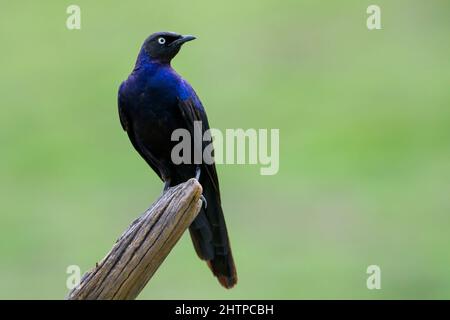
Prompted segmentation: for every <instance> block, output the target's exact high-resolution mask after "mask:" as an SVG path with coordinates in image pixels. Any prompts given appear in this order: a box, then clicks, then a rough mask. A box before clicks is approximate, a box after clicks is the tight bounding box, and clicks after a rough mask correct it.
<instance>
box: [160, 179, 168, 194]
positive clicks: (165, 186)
mask: <svg viewBox="0 0 450 320" xmlns="http://www.w3.org/2000/svg"><path fill="white" fill-rule="evenodd" d="M169 188H170V180H166V181H164V188H163V192H162V193H163V194H164V193H165V192H166V191H167V190H169Z"/></svg>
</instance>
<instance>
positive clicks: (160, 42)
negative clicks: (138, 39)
mask: <svg viewBox="0 0 450 320" xmlns="http://www.w3.org/2000/svg"><path fill="white" fill-rule="evenodd" d="M158 43H159V44H165V43H166V39H164V38H163V37H161V38H158Z"/></svg>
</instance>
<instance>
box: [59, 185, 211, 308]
mask: <svg viewBox="0 0 450 320" xmlns="http://www.w3.org/2000/svg"><path fill="white" fill-rule="evenodd" d="M201 194H202V187H201V186H200V184H199V183H198V181H197V180H195V179H190V180H189V181H187V182H185V183H182V184H179V185H177V186H175V187H173V188H170V189H169V190H167V191H166V192H165V193H164V194H163V195H162V196H161V197H160V198H159V199H158V200H157V201H156V202H155V203H154V204H153V205H152V206H151V207H150V208H149V209H148V210H147V211H146V212H145V213H144V214H143V215H141V216H140V217H139V218H138V219H136V220H135V221H134V222H133V223H132V224H131V225H130V226H129V227H128V229H127V230H126V231H125V232H124V233H123V234H122V236H121V237H120V238H119V239H118V240H117V242H116V243H115V244H114V246H113V248H112V249H111V251H110V252H109V253H108V254H107V255H106V257H105V258H103V260H102V261H101V262H100V263H98V264H97V265H96V267H95V268H93V269H92V270H91V271H89V272H87V273H86V274H84V275H83V277H82V279H81V281H80V284H79V285H78V286H77V287H76V288H74V289H72V290H71V291H70V292H69V294H68V296H67V299H69V300H85V299H86V300H116V299H117V300H119V299H135V298H136V297H137V296H138V295H139V293H140V292H141V290H142V289H143V288H144V287H145V285H146V284H147V282H148V281H149V280H150V278H151V277H152V276H153V274H154V273H155V272H156V270H157V269H158V268H159V266H160V265H161V263H162V262H163V261H164V259H165V258H166V257H167V255H168V254H169V252H170V251H171V250H172V248H173V247H174V246H175V244H176V243H177V241H178V240H179V239H180V238H181V236H182V235H183V233H184V231H185V230H186V229H187V228H188V227H189V226H190V224H191V222H192V221H193V220H194V218H195V217H196V216H197V214H198V212H199V210H200V208H201V204H202V201H201V200H200V196H201Z"/></svg>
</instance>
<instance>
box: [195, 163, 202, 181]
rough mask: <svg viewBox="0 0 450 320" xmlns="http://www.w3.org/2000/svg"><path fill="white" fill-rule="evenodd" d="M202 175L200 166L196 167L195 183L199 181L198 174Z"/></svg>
mask: <svg viewBox="0 0 450 320" xmlns="http://www.w3.org/2000/svg"><path fill="white" fill-rule="evenodd" d="M201 173H202V169H201V167H200V166H197V167H196V168H195V179H196V180H197V181H200V174H201Z"/></svg>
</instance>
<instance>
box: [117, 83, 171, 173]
mask: <svg viewBox="0 0 450 320" xmlns="http://www.w3.org/2000/svg"><path fill="white" fill-rule="evenodd" d="M123 86H124V83H122V84H121V85H120V88H119V94H118V99H117V105H118V108H119V118H120V123H121V125H122V128H123V130H125V131H126V132H127V134H128V138H129V139H130V141H131V144H132V145H133V147H134V148H135V149H136V151H137V152H138V153H139V155H140V156H141V157H142V158H144V160H145V161H146V162H147V163H148V165H149V166H150V167H151V168H152V169H153V171H155V172H156V174H157V175H158V176H159V177H160V178H161V180H162V177H161V172H160V171H159V169H158V166H157V165H156V163H155V162H154V161H153V160H152V156H151V154H150V152H149V151H148V150H147V148H145V146H144V144H143V143H141V142H140V140H139V137H138V136H137V135H136V134H135V132H134V128H133V122H132V121H131V118H130V117H129V116H128V113H127V102H126V98H125V95H124V93H123Z"/></svg>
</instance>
